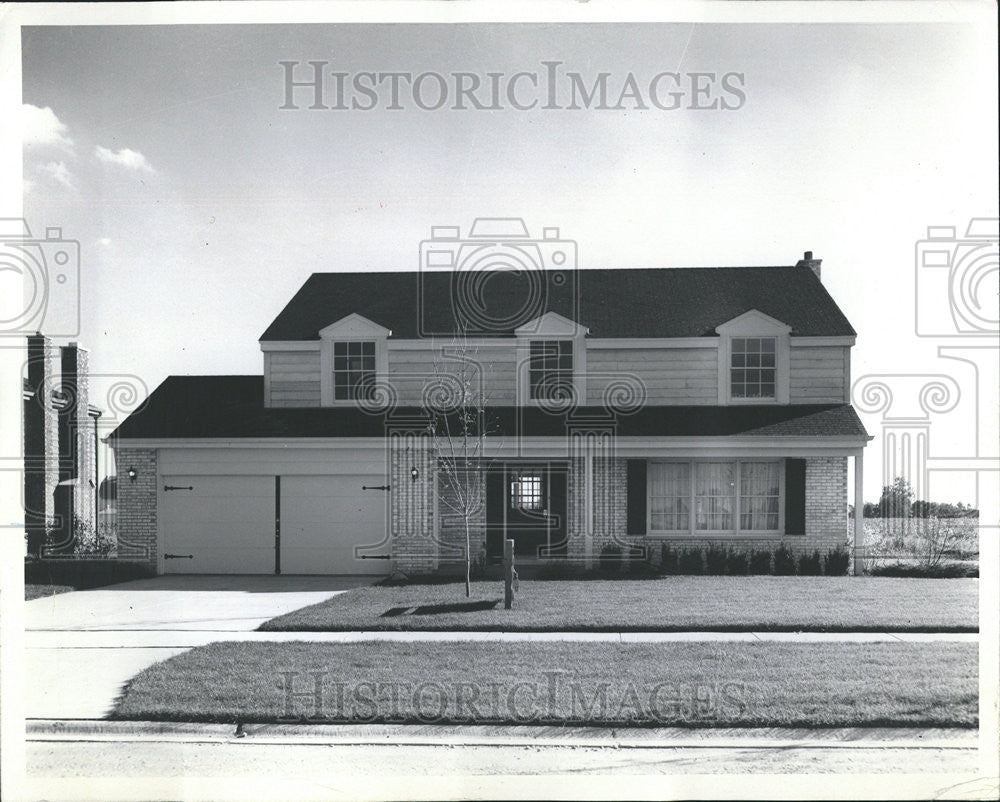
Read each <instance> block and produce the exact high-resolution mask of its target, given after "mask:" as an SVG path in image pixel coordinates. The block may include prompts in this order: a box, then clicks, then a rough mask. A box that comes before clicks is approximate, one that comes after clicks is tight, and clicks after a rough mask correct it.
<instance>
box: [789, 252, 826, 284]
mask: <svg viewBox="0 0 1000 802" xmlns="http://www.w3.org/2000/svg"><path fill="white" fill-rule="evenodd" d="M822 264H823V260H822V259H813V252H812V251H806V252H805V253H804V254H803V256H802V258H801V259H799V261H798V263H797V264H796V265H795V266H796V267H808V268H809V269H810V270H812V272H813V273H815V274H816V278H818V279H820V280H821V281H822V279H823V277H822V276H821V275H820V265H822Z"/></svg>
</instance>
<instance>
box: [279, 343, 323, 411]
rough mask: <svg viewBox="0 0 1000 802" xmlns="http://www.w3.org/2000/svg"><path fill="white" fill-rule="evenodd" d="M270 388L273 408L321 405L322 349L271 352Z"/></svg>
mask: <svg viewBox="0 0 1000 802" xmlns="http://www.w3.org/2000/svg"><path fill="white" fill-rule="evenodd" d="M269 362H270V374H269V380H270V388H271V406H272V407H318V406H319V404H320V389H319V379H320V376H319V351H318V350H317V351H272V352H271V353H270V357H269Z"/></svg>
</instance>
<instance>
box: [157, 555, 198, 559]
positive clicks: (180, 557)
mask: <svg viewBox="0 0 1000 802" xmlns="http://www.w3.org/2000/svg"><path fill="white" fill-rule="evenodd" d="M163 559H164V560H193V559H194V555H193V554H164V555H163Z"/></svg>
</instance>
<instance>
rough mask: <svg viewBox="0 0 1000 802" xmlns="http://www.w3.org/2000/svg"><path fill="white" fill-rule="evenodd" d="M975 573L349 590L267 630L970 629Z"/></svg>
mask: <svg viewBox="0 0 1000 802" xmlns="http://www.w3.org/2000/svg"><path fill="white" fill-rule="evenodd" d="M978 592H979V586H978V580H975V579H952V580H947V581H943V580H935V579H909V578H905V579H904V578H888V577H770V576H752V577H724V576H723V577H717V576H702V577H686V576H673V577H665V578H662V579H645V580H627V579H616V580H567V581H530V582H529V581H525V582H522V583H521V587H520V591H519V592H518V593H517V594H516V595H515V597H514V609H513V610H504V609H503V601H502V599H503V583H502V582H498V581H483V582H475V583H473V585H472V598H470V599H466V598H465V592H464V588H463V586H462V584H461V583H447V584H440V583H439V584H426V585H417V584H411V585H400V586H371V587H363V588H356V589H354V590H351V591H348V592H347V593H343V594H340V595H338V596H334V597H332V598H330V599H328V600H327V601H324V602H321V603H319V604H315V605H312V606H310V607H305V608H303V609H301V610H296V611H294V612H291V613H287V614H285V615H282V616H278V617H277V618H272V619H271V620H270V621H267V622H265V623H264V624H262V625H261V626H260V629H262V630H300V631H345V630H347V631H349V630H503V631H507V632H547V631H573V632H588V631H589V632H618V631H621V632H637V631H647V632H676V631H685V630H704V631H800V630H801V631H819V632H838V631H865V632H882V631H891V632H921V631H924V632H927V631H941V632H975V631H977V630H978V615H977V606H978Z"/></svg>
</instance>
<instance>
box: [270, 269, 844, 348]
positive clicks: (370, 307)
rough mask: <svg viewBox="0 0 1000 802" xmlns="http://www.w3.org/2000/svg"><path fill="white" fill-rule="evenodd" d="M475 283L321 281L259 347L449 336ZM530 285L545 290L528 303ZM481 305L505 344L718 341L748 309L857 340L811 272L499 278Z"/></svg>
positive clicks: (464, 277) (441, 278) (457, 278)
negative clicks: (344, 329)
mask: <svg viewBox="0 0 1000 802" xmlns="http://www.w3.org/2000/svg"><path fill="white" fill-rule="evenodd" d="M469 276H470V273H468V272H462V271H458V272H454V271H450V270H449V271H423V272H417V271H409V272H392V273H379V272H366V273H314V274H313V275H311V276H310V277H309V278H308V279H307V280H306V282H305V284H303V285H302V287H301V289H299V291H298V292H297V293H296V294H295V296H294V297H293V298H292V300H291V301H289V302H288V305H287V306H286V307H285V308H284V309H283V310H282V311H281V313H280V314H279V315H278V316H277V317H276V318H275V319H274V322H273V323H272V324H271V325H270V326H268V328H267V331H265V332H264V334H263V335H262V336H261V338H260V339H261V340H262V341H268V340H316V339H318V338H319V331H320V329H322V328H324V327H325V326H328V325H329V324H330V323H333V322H334V321H337V320H340V319H341V318H344V317H346V316H347V315H350V314H351V313H357V314H359V315H363V316H364V317H366V318H368V319H369V320H372V321H374V322H375V323H378V324H379V325H381V326H384V327H386V328H387V329H391V330H392V333H393V338H394V339H413V338H418V337H421V336H430V334H432V333H434V334H452V333H454V332H455V328H456V324H455V319H454V318H455V315H454V312H453V310H454V309H455V308H456V304H460V303H461V301H456V298H462V297H465V296H463V295H462V294H461V293H462V289H461V282H468V281H469ZM539 277H543V278H544V281H540V280H538V279H539ZM532 280H534V281H535V282H536V284H535V286H541V287H544V290H543V291H540V292H538V293H537V294H536V295H531V292H532V290H531V289H530V283H529V282H530V281H532ZM470 286H471V285H470ZM479 297H480V298H482V299H483V301H484V303H486V304H487V305H488V308H487V310H486V311H487V313H488V316H489V318H490V319H493V320H511V321H513V325H510V326H509V327H503V326H501V327H498V328H497V329H495V330H493V331H490V332H486V331H484V330H483V329H482V328H479V329H476V333H492V334H497V335H501V336H512V335H513V331H514V329H515V328H516V327H517V326H518V325H520V324H521V323H524V322H526V321H528V320H531V319H534V318H537V317H538V316H540V315H543V314H545V313H546V312H556V313H557V314H560V315H562V316H563V317H566V318H569V319H570V320H575V321H576V322H577V323H579V324H580V325H582V326H585V327H588V328H589V329H590V335H591V336H592V337H714V336H717V335H716V333H715V328H716V326H719V325H720V324H723V323H726V322H727V321H730V320H733V319H734V318H736V317H738V316H740V315H742V314H744V313H745V312H748V311H749V310H751V309H756V310H758V311H760V312H762V313H763V314H765V315H769V316H770V317H772V318H775V319H776V320H779V321H781V322H782V323H786V324H787V325H789V326H791V329H792V331H791V333H792V335H794V336H799V337H813V336H844V335H846V336H853V335H855V334H856V332H855V331H854V329H853V328H852V327H851V324H850V323H849V322H848V321H847V318H846V317H844V314H843V312H841V311H840V309H839V308H838V306H837V304H836V302H834V300H833V298H831V297H830V294H829V293H828V292H827V291H826V288H825V287H824V286H823V284H822V283H821V282H820V280H819V278H817V277H816V275H815V274H814V273H813V271H812V270H810V269H809V268H808V267H685V268H654V269H625V270H605V269H600V270H598V269H594V270H579V271H570V270H547V271H539V272H538V273H532V274H531V275H530V276H527V277H526V274H525V273H524V272H522V273H520V274H518V273H513V272H506V273H502V272H499V271H498V272H497V273H496V274H495V276H493V277H491V278H490V279H489V280H487V281H485V282H483V286H482V293H481V295H480V296H479ZM474 300H475V299H474ZM526 300H528V301H529V303H527V304H526ZM535 301H537V303H536V302H535ZM459 308H462V307H461V306H459ZM521 310H524V314H523V315H521V316H520V317H519V316H518V315H517V312H518V311H521Z"/></svg>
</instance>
